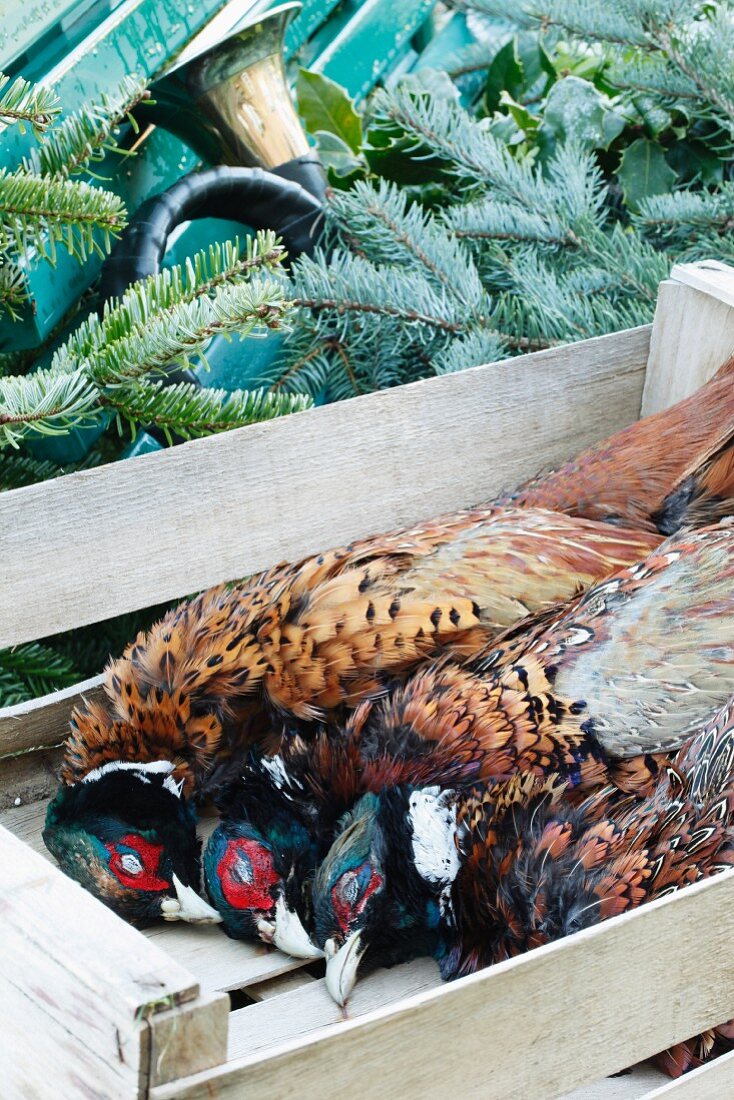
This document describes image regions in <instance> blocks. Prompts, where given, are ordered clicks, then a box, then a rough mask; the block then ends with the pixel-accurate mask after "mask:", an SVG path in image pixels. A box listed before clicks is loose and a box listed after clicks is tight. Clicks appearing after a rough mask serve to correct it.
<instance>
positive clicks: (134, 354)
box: [0, 233, 303, 446]
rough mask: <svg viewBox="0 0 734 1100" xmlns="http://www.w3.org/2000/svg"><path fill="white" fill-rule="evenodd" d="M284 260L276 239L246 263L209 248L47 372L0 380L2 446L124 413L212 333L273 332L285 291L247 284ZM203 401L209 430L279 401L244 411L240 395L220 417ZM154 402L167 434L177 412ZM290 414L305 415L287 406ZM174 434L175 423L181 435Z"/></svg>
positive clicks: (116, 309) (97, 321)
mask: <svg viewBox="0 0 734 1100" xmlns="http://www.w3.org/2000/svg"><path fill="white" fill-rule="evenodd" d="M281 257H282V250H281V249H280V248H279V247H278V246H277V244H276V241H275V237H274V236H273V234H271V233H264V234H261V235H260V236H259V237H258V238H257V240H256V241H254V242H253V243H252V244H250V245H248V249H247V252H246V254H245V256H244V257H240V256H239V254H238V250H237V247H236V245H235V244H232V245H231V246H219V245H215V246H212V248H211V249H210V250H209V252H208V253H202V254H201V255H200V256H198V257H195V258H194V259H193V260H192V261H191V262H190V263H189V264H188V265H187V266H186V268H185V269H181V268H179V267H176V268H173V269H171V270H170V271H167V272H165V273H162V274H160V275H158V276H154V277H151V278H150V279H148V280H144V281H143V282H141V283H137V284H135V285H134V286H133V287H131V288H130V289H129V290H128V291H126V293H125V294H124V295H123V297H122V299H121V300H120V302H119V303H117V304H116V305H115V306H113V307H111V308H107V309H106V310H105V312H104V314H103V316H102V317H101V318H99V317H97V316H94V315H93V316H91V317H89V318H88V319H87V320H86V321H84V322H83V323H82V324H81V325H80V326H79V328H78V330H77V331H76V332H75V333H73V334H72V335H71V336H70V337H69V338H68V339H67V341H66V342H65V343H64V344H62V345H61V347H59V348H58V349H57V350H56V352H55V353H54V356H53V359H52V363H51V369H50V370H47V371H37V372H36V373H34V374H30V375H27V376H16V377H9V378H2V379H0V446H7V445H12V446H17V444H18V442H19V440H20V439H22V438H23V437H24V436H25V435H27V434H29V433H31V432H42V433H45V434H63V433H65V432H66V431H68V430H69V428H70V427H72V426H74V425H75V424H77V423H79V422H80V421H81V420H86V419H88V418H90V417H96V416H99V415H100V414H101V412H102V410H103V408H104V407H106V406H114V407H115V408H116V409H117V410H119V411H120V412H122V411H124V407H125V402H126V401H127V402H128V405H129V404H130V402H134V401H135V400H137V401H138V402H140V401H141V400H142V396H141V395H143V394H144V393H146V394H148V395H149V396H150V395H151V394H152V393H153V391H152V390H151V389H147V390H146V388H145V387H142V388H141V386H140V385H139V380H140V379H141V378H142V377H143V376H144V375H146V374H150V373H155V372H159V373H160V372H165V371H166V370H168V369H169V368H171V367H172V366H174V365H175V364H184V365H185V364H187V363H188V362H189V360H190V359H191V357H192V356H194V355H201V354H202V353H203V349H204V347H205V345H206V343H207V342H208V341H209V339H210V338H211V337H212V336H214V335H216V334H219V333H222V334H225V335H227V334H233V333H239V334H240V335H241V336H245V335H249V334H253V333H257V332H262V333H264V332H267V331H268V330H270V329H272V328H277V327H279V326H280V325H281V323H282V321H283V319H284V318H285V316H286V314H287V311H288V309H289V308H290V307H289V303H288V302H287V301H286V299H285V296H284V292H283V284H282V282H281V283H277V282H275V281H272V280H270V281H268V280H266V279H264V278H262V277H259V278H257V279H256V280H254V281H246V280H248V279H250V277H251V275H252V272H253V271H258V270H260V271H270V270H273V271H277V270H278V265H279V263H280V260H281ZM136 383H138V385H137V388H136V385H135V384H136ZM126 394H127V396H126ZM184 397H187V399H188V401H189V405H188V407H189V408H190V409H193V408H194V405H192V404H191V402H192V401H193V400H194V398H193V397H192V396H191V395H187V394H185V393H184V391H183V390H178V391H177V399H178V400H179V411H180V406H181V404H182V402H183V398H184ZM205 400H206V399H205V398H201V404H200V405H199V406H198V408H199V413H200V415H199V416H198V419H199V421H200V423H201V424H203V423H204V421H205V420H206V423H207V424H208V426H209V428H210V429H211V430H213V427H214V424H215V423H221V426H222V427H231V426H232V425H233V424H234V423H235V422H240V421H242V420H243V418H245V417H248V418H249V420H252V419H254V418H255V417H257V416H259V415H260V414H261V415H262V417H269V416H274V415H277V414H278V407H279V406H278V404H277V402H273V401H270V399H265V398H256V397H254V396H253V397H250V398H249V403H248V402H247V401H246V399H245V397H243V396H242V395H240V396H239V397H238V398H237V400H233V401H231V402H229V404H227V403H225V406H224V407H223V408H221V409H220V410H219V414H220V415H219V414H217V412H216V409H215V407H214V405H215V404H216V402H214V403H210V404H209V406H207V410H206V412H204V411H203V410H204V402H205ZM157 402H158V408H159V410H160V415H161V416H162V417H164V418H165V417H166V416H167V417H169V419H170V421H171V425H173V421H174V417H175V416H176V415H177V414H176V410H175V408H174V406H173V405H171V403H170V402H168V403H167V398H165V396H164V395H163V394H162V392H160V393H158V397H157ZM220 404H221V401H220ZM289 407H303V406H302V405H299V404H298V401H295V402H293V401H291V402H290V405H289ZM238 417H239V420H238V419H237V418H238ZM179 420H180V417H179ZM249 420H248V422H249ZM179 426H180V425H179V422H178V421H177V423H176V430H177V431H178V430H179ZM192 431H193V432H197V431H198V428H196V427H193V428H192Z"/></svg>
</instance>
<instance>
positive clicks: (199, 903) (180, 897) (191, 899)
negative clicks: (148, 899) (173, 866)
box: [161, 875, 222, 924]
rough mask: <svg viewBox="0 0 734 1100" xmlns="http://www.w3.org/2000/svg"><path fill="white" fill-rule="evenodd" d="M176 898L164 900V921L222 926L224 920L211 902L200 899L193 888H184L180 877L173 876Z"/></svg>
mask: <svg viewBox="0 0 734 1100" xmlns="http://www.w3.org/2000/svg"><path fill="white" fill-rule="evenodd" d="M172 881H173V886H174V889H175V891H176V897H175V898H164V899H163V901H162V902H161V914H162V916H163V919H164V920H183V921H186V922H187V923H189V924H220V923H221V920H222V918H221V917H220V915H219V913H218V912H217V911H216V909H212V907H211V905H210V904H209V902H207V901H204V899H203V898H201V897H199V895H198V894H197V893H196V890H193V889H192V888H191V886H184V884H183V883H182V882H181V879H180V878H179V877H178V875H174V876H173V879H172Z"/></svg>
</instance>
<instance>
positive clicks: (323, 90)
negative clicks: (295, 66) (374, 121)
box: [296, 69, 362, 153]
mask: <svg viewBox="0 0 734 1100" xmlns="http://www.w3.org/2000/svg"><path fill="white" fill-rule="evenodd" d="M296 99H297V101H298V113H299V114H300V116H301V118H302V119H303V122H304V125H305V127H306V129H307V130H308V132H309V134H317V133H323V132H325V131H328V133H330V134H335V135H336V136H337V137H338V138H340V139H341V140H342V141H343V142H344V144H345V145H347V146H348V147H349V149H351V150H352V152H353V153H358V152H359V150H360V148H361V145H362V119H361V117H360V115H359V114H358V113H357V111H356V110H355V108H354V102H353V101H352V100H351V99H350V97H349V95H348V94H347V92H346V91H345V90H344V88H342V87H341V85H340V84H337V83H336V82H335V81H334V80H330V79H329V77H328V76H322V74H321V73H312V72H309V71H308V70H307V69H300V70H299V73H298V80H297V81H296Z"/></svg>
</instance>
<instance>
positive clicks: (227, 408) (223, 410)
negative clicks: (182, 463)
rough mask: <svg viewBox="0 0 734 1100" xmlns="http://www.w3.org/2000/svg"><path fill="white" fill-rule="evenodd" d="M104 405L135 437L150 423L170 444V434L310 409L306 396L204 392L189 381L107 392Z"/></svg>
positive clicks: (189, 435)
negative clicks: (137, 428) (125, 422)
mask: <svg viewBox="0 0 734 1100" xmlns="http://www.w3.org/2000/svg"><path fill="white" fill-rule="evenodd" d="M103 403H104V405H105V406H106V407H107V408H108V409H111V410H112V411H114V412H115V413H117V415H118V416H119V417H120V418H122V419H124V420H126V421H127V422H128V424H129V425H130V428H131V430H132V433H133V435H134V434H135V426H136V425H137V424H152V425H153V426H154V427H156V428H160V430H161V431H162V432H163V434H164V435H165V437H166V439H167V440H168V442H169V443H171V442H172V433H175V434H176V435H179V436H181V437H182V438H183V439H194V438H196V437H197V436H204V435H212V434H214V433H216V432H225V431H229V430H230V429H231V428H243V427H245V426H246V425H247V424H259V423H260V422H261V421H263V420H273V419H274V418H275V417H276V416H285V415H287V414H288V413H293V412H301V411H302V410H303V409H307V408H309V407H310V405H311V401H310V400H309V399H308V397H307V396H306V394H302V393H293V394H291V393H266V392H265V391H264V390H253V391H246V390H217V389H201V388H199V387H198V386H194V385H193V384H191V383H188V382H179V383H177V384H176V385H174V386H167V385H165V384H164V383H163V382H161V381H152V380H150V379H147V378H140V379H138V380H137V381H135V382H134V383H132V384H131V385H128V386H125V387H124V388H120V389H109V390H107V391H106V393H105V396H104V401H103Z"/></svg>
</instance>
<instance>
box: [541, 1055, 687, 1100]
mask: <svg viewBox="0 0 734 1100" xmlns="http://www.w3.org/2000/svg"><path fill="white" fill-rule="evenodd" d="M666 1081H669V1078H668V1077H666V1076H665V1074H664V1073H663V1072H662V1070H659V1069H658V1068H657V1066H654V1065H652V1064H651V1063H650V1062H641V1063H640V1064H639V1065H636V1066H633V1067H632V1070H631V1072H630V1073H623V1074H621V1075H620V1076H616V1077H604V1078H603V1079H602V1080H601V1081H595V1082H594V1084H593V1085H582V1086H581V1088H579V1089H574V1091H573V1092H569V1093H566V1095H565V1096H563V1097H560V1098H559V1100H649V1097H650V1090H651V1089H655V1088H658V1087H659V1086H660V1085H661V1084H662V1083H664V1082H666Z"/></svg>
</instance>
